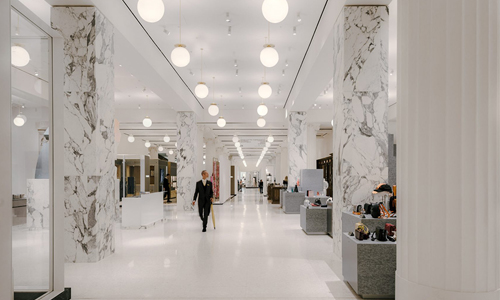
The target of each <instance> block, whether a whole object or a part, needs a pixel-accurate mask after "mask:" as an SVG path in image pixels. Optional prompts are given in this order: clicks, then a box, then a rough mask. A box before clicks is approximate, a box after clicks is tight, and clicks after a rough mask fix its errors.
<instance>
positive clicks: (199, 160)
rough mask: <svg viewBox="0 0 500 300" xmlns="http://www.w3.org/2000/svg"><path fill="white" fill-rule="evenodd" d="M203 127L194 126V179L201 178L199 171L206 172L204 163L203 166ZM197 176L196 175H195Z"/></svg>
mask: <svg viewBox="0 0 500 300" xmlns="http://www.w3.org/2000/svg"><path fill="white" fill-rule="evenodd" d="M204 129H205V126H204V125H196V130H197V133H196V145H197V147H196V148H195V149H196V150H195V155H196V169H195V170H194V174H195V179H196V176H198V178H201V171H203V170H206V168H205V167H206V163H205V165H204V164H203V150H204V149H203V132H204ZM197 174H198V175H197Z"/></svg>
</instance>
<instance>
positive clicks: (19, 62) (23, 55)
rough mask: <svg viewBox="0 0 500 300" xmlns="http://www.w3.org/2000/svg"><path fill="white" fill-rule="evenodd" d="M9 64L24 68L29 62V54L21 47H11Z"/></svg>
mask: <svg viewBox="0 0 500 300" xmlns="http://www.w3.org/2000/svg"><path fill="white" fill-rule="evenodd" d="M10 51H11V63H12V64H13V65H14V66H16V67H24V66H26V65H27V64H28V63H29V62H30V54H29V53H28V51H26V49H24V48H23V47H21V46H18V45H16V46H12V47H11V48H10Z"/></svg>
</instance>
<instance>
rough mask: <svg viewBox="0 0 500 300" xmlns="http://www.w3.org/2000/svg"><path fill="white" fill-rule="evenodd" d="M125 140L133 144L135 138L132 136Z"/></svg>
mask: <svg viewBox="0 0 500 300" xmlns="http://www.w3.org/2000/svg"><path fill="white" fill-rule="evenodd" d="M127 140H128V141H129V143H133V142H134V141H135V137H134V136H133V135H129V136H128V138H127Z"/></svg>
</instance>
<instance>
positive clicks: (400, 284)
mask: <svg viewBox="0 0 500 300" xmlns="http://www.w3.org/2000/svg"><path fill="white" fill-rule="evenodd" d="M396 299H398V300H399V299H404V300H422V299H425V300H472V299H473V300H498V299H500V290H496V291H493V292H486V293H479V292H478V293H467V292H456V291H447V290H442V289H437V288H433V287H430V286H425V285H420V284H416V283H413V282H411V281H408V280H406V279H404V278H402V277H400V276H399V275H398V273H397V272H396Z"/></svg>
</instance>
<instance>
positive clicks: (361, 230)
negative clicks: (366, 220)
mask: <svg viewBox="0 0 500 300" xmlns="http://www.w3.org/2000/svg"><path fill="white" fill-rule="evenodd" d="M354 236H355V237H356V239H358V240H360V241H362V240H366V239H368V238H369V237H370V230H369V229H368V226H366V225H365V224H363V223H361V222H358V223H356V225H355V230H354Z"/></svg>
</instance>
